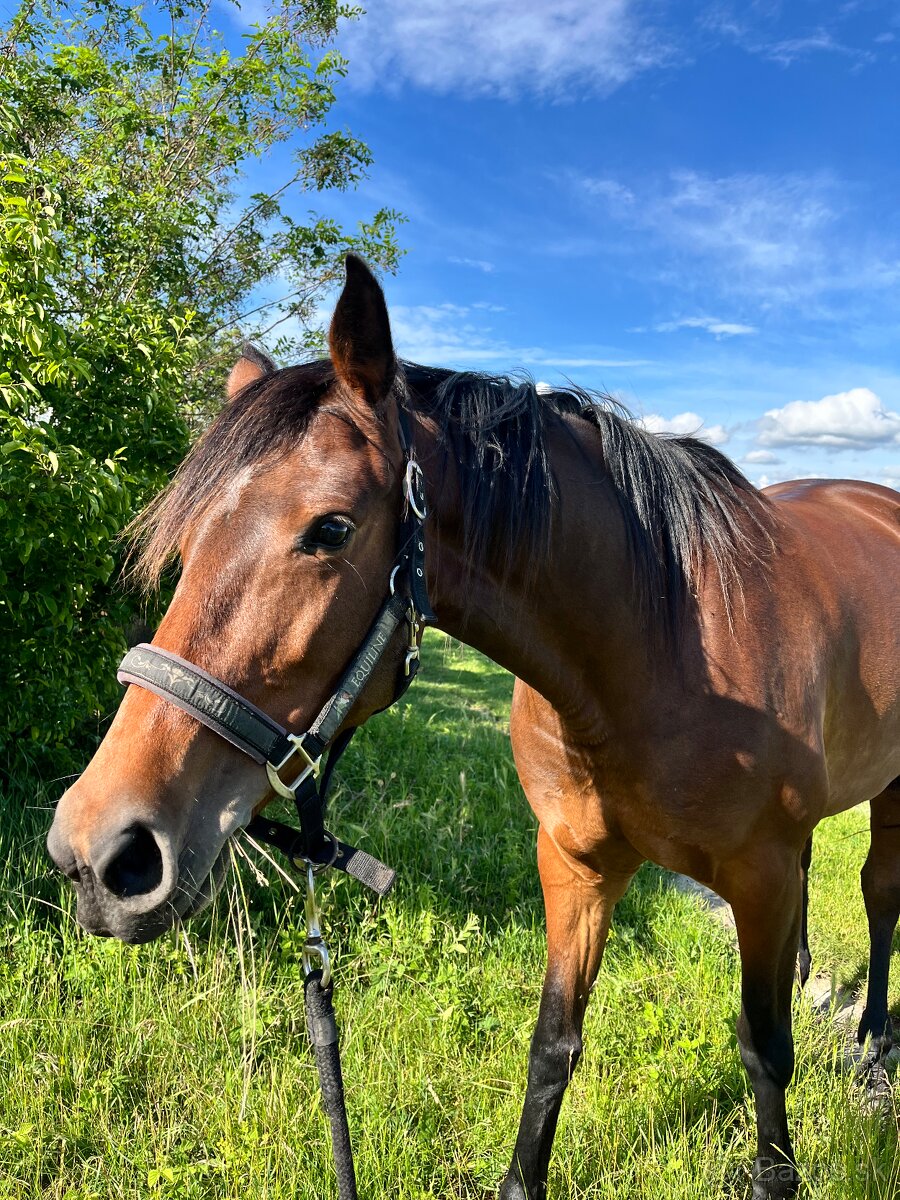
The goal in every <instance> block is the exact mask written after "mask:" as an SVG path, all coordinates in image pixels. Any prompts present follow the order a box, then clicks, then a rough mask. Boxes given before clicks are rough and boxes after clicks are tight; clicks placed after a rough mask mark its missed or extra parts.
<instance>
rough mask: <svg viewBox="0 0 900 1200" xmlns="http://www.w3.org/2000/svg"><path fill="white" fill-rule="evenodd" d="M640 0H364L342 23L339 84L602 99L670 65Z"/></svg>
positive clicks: (667, 52)
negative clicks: (362, 10)
mask: <svg viewBox="0 0 900 1200" xmlns="http://www.w3.org/2000/svg"><path fill="white" fill-rule="evenodd" d="M644 8H645V3H644V0H556V2H555V3H553V4H548V3H547V2H546V0H492V2H491V3H485V0H415V2H414V3H410V2H409V0H371V3H370V4H369V5H368V12H367V13H366V15H364V16H363V17H361V18H360V19H359V20H356V21H350V22H347V23H345V24H344V26H343V28H342V31H341V36H340V41H339V45H340V48H341V50H342V52H343V53H344V54H346V55H347V57H348V58H349V59H350V74H349V81H350V83H351V85H353V86H356V87H360V88H362V89H364V90H371V89H374V88H388V89H396V88H397V87H398V86H399V85H401V84H403V83H410V84H413V85H414V86H416V87H420V88H424V89H426V90H428V91H433V92H440V93H447V92H461V93H463V94H465V95H469V96H471V95H482V96H501V97H504V98H510V97H513V96H516V95H519V94H521V93H523V92H534V93H537V94H539V95H548V96H554V97H562V96H566V95H567V94H569V93H571V92H574V91H575V90H577V92H578V94H579V95H584V94H585V92H594V93H601V94H602V93H606V92H610V91H612V90H613V89H615V88H617V87H619V86H620V85H621V84H623V83H625V82H626V81H627V80H629V79H631V78H632V77H633V76H635V75H637V74H639V73H640V72H642V71H645V70H647V69H648V68H649V67H652V66H655V65H657V64H659V63H661V62H664V61H666V60H668V59H670V58H671V57H672V49H671V41H666V40H664V39H663V38H661V37H659V36H658V35H657V34H656V32H655V31H654V29H653V26H652V24H651V23H650V21H649V19H648V18H647V16H646V14H645V13H644V12H643V11H642V10H643V9H644Z"/></svg>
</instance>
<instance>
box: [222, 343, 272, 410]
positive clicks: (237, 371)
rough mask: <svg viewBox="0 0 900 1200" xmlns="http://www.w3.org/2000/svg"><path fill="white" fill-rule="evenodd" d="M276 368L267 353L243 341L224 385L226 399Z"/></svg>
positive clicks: (230, 398)
mask: <svg viewBox="0 0 900 1200" xmlns="http://www.w3.org/2000/svg"><path fill="white" fill-rule="evenodd" d="M277 370H278V368H277V367H276V366H275V364H274V363H273V362H272V360H271V358H269V356H268V355H267V354H263V352H262V351H261V350H257V348H256V347H255V346H252V345H251V344H250V342H244V344H243V346H242V347H241V357H240V358H239V359H238V360H237V362H236V363H235V364H234V366H233V367H232V368H231V374H230V375H229V376H228V383H227V384H226V385H225V392H226V394H227V396H228V399H229V400H233V399H234V398H235V396H236V395H237V394H238V392H240V391H243V389H244V388H245V387H249V386H250V384H251V383H256V381H257V379H262V378H263V376H264V375H271V374H272V372H273V371H277Z"/></svg>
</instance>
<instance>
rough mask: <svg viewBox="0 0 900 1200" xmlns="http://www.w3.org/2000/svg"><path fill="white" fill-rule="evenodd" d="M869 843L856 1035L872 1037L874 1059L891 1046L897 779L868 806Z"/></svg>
mask: <svg viewBox="0 0 900 1200" xmlns="http://www.w3.org/2000/svg"><path fill="white" fill-rule="evenodd" d="M871 829H872V844H871V846H870V848H869V854H868V857H867V858H866V861H865V865H864V866H863V869H862V874H861V880H862V890H863V898H864V900H865V902H866V915H867V916H868V918H869V984H868V989H867V991H866V1007H865V1009H864V1011H863V1015H862V1020H861V1021H860V1024H859V1033H858V1035H857V1036H858V1038H859V1041H860V1042H864V1041H865V1039H866V1037H868V1036H871V1038H872V1051H873V1053H874V1054H875V1057H876V1059H879V1058H881V1057H883V1056H884V1055H885V1054H887V1052H888V1051H889V1050H890V1048H891V1044H892V1041H893V1031H892V1028H891V1018H890V1016H889V1015H888V1007H887V999H888V973H889V971H890V966H891V942H892V941H893V938H894V930H895V929H896V927H897V917H898V915H900V779H896V780H894V782H893V783H892V784H891V786H890V787H889V788H887V789H886V790H885V791H883V792H882V793H881V795H880V796H876V797H875V799H874V800H873V801H872V804H871Z"/></svg>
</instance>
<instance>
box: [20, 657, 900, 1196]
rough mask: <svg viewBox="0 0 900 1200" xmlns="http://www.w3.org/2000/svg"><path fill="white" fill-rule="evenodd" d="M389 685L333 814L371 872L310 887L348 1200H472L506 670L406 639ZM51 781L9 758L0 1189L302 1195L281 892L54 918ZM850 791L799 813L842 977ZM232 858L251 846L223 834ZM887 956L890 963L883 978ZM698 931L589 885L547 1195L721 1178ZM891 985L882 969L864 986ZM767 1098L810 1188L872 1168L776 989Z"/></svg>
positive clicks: (724, 983) (532, 960) (853, 1108)
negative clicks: (339, 1088)
mask: <svg viewBox="0 0 900 1200" xmlns="http://www.w3.org/2000/svg"><path fill="white" fill-rule="evenodd" d="M425 660H426V666H425V672H424V674H423V677H422V679H421V680H420V681H419V682H418V683H417V684H416V686H415V688H414V689H413V692H412V693H411V699H410V702H409V703H407V704H404V705H401V706H398V707H397V708H396V709H395V710H393V711H391V712H388V713H386V714H384V715H383V716H381V717H379V718H377V719H376V720H375V721H374V722H372V724H371V726H370V727H369V728H367V729H365V730H363V731H362V733H361V734H360V736H359V738H358V739H357V741H356V742H355V743H354V746H353V748H352V750H351V751H349V752H348V754H347V756H346V759H345V760H344V761H345V765H344V764H342V768H341V780H340V787H339V789H338V790H337V791H336V794H335V797H334V803H333V809H334V824H335V826H336V828H337V829H339V830H340V832H341V833H342V835H343V836H344V837H346V838H347V839H348V840H351V841H352V840H354V839H356V840H357V841H358V842H359V843H360V844H362V845H363V846H365V847H366V848H367V849H369V850H371V851H372V852H373V853H374V854H377V855H379V856H380V857H383V858H384V859H385V860H386V861H388V862H390V863H391V864H392V865H393V866H395V867H396V868H397V869H398V872H399V880H398V884H397V887H396V889H395V892H394V893H393V894H392V895H391V896H390V897H389V898H388V899H387V900H386V901H383V902H381V903H378V904H376V903H373V902H372V900H371V899H370V896H369V895H368V894H367V893H365V892H364V891H363V890H362V889H361V888H359V887H358V886H357V885H354V884H352V883H350V882H349V881H347V880H346V879H343V878H335V879H333V880H328V881H326V882H325V884H324V886H323V889H322V893H323V895H322V899H323V906H324V915H325V924H326V929H327V934H328V937H329V940H330V942H331V944H332V946H333V948H334V951H335V956H336V973H337V996H336V1000H337V1006H338V1010H339V1017H340V1020H341V1024H342V1028H343V1053H344V1073H345V1079H346V1084H347V1094H348V1104H349V1108H350V1118H351V1123H352V1128H353V1132H354V1136H355V1143H356V1146H357V1151H358V1153H357V1159H358V1173H359V1180H360V1194H361V1195H362V1196H363V1197H365V1198H366V1200H376V1198H381V1197H392V1198H393V1197H398V1198H401V1200H425V1198H426V1197H435V1198H438V1197H439V1198H441V1200H444V1198H446V1197H455V1198H462V1197H465V1198H466V1200H474V1198H478V1200H482V1198H483V1197H486V1196H490V1195H493V1194H495V1192H496V1188H497V1185H498V1182H499V1180H500V1179H501V1177H502V1175H503V1173H504V1171H505V1168H506V1165H507V1162H508V1158H509V1154H510V1151H511V1147H512V1144H513V1140H514V1137H515V1129H516V1124H517V1120H518V1112H519V1105H520V1102H521V1097H522V1094H523V1088H524V1080H525V1066H526V1053H527V1047H528V1041H529V1038H530V1034H531V1028H532V1024H533V1021H534V1018H535V1015H536V1011H537V1001H538V995H539V991H540V984H541V973H542V968H543V956H544V946H543V932H542V910H541V903H540V891H539V886H538V880H537V874H536V871H535V869H534V834H535V826H534V820H533V818H532V816H531V814H530V811H529V809H528V806H527V804H526V802H525V800H524V798H523V797H522V795H521V793H520V790H519V787H518V783H517V780H516V775H515V771H514V769H513V765H512V760H511V756H510V752H509V747H508V742H507V737H506V732H505V720H506V714H507V711H508V705H509V695H510V690H511V681H510V679H509V677H508V676H507V675H505V674H504V673H503V672H501V671H499V670H498V669H497V668H495V667H493V666H491V665H490V664H488V663H486V662H485V661H484V660H483V659H482V658H480V657H479V656H478V655H476V654H475V653H473V652H471V651H468V650H464V649H461V648H458V647H453V646H451V645H450V644H449V643H447V642H446V641H444V640H443V639H440V638H438V637H437V636H430V637H429V640H428V645H427V651H426V656H425ZM59 790H60V786H59V785H54V786H46V787H42V786H39V785H37V784H35V783H33V782H30V783H29V782H23V781H19V782H18V783H13V784H12V785H11V786H10V787H9V789H8V791H7V793H6V795H5V798H4V801H3V804H4V812H3V815H2V820H0V843H2V845H0V904H2V911H3V922H4V929H3V934H2V939H0V1066H2V1080H3V1084H4V1087H3V1089H2V1092H0V1197H2V1198H3V1200H6V1198H7V1197H15V1198H17V1200H19V1198H21V1200H26V1198H27V1200H36V1198H38V1197H41V1198H45V1200H50V1198H51V1197H52V1198H54V1200H62V1198H64V1197H65V1198H66V1200H88V1198H103V1200H107V1198H110V1200H111V1198H112V1197H128V1198H135V1197H140V1198H157V1197H179V1198H185V1200H193V1198H196V1200H201V1198H202V1200H213V1198H215V1200H231V1198H235V1200H237V1198H240V1200H263V1198H265V1200H288V1198H290V1200H306V1198H309V1200H320V1198H328V1197H331V1196H333V1195H334V1194H335V1193H334V1188H333V1184H332V1178H331V1167H330V1154H329V1148H328V1144H327V1141H326V1139H325V1132H324V1128H323V1119H322V1113H321V1110H320V1106H319V1099H318V1095H317V1088H316V1080H315V1072H314V1069H313V1067H312V1065H311V1059H310V1056H309V1052H308V1049H307V1044H306V1038H305V1032H304V1019H303V999H302V986H301V979H302V967H301V961H300V951H301V946H302V941H303V935H302V905H301V904H300V903H298V900H297V898H296V897H295V896H294V895H293V893H291V892H290V890H289V889H288V887H287V885H286V884H285V883H284V882H283V881H282V880H281V879H280V878H279V877H278V876H277V875H276V874H275V873H274V871H272V869H271V868H270V867H269V866H268V865H267V864H266V863H265V862H264V861H262V860H258V861H259V866H260V868H261V869H262V872H263V874H264V876H265V878H266V880H267V881H268V882H267V883H265V884H264V883H263V882H261V881H260V880H258V879H257V878H256V877H255V876H254V874H253V872H252V871H251V870H250V868H249V867H248V865H247V864H246V863H241V864H240V867H239V869H238V870H237V871H235V872H232V874H231V876H230V878H229V881H228V884H227V887H226V890H225V892H224V893H223V894H222V895H221V896H220V898H219V899H218V901H217V903H216V905H215V907H214V909H213V911H211V912H210V913H209V914H208V915H205V916H204V917H203V918H201V919H200V920H199V921H198V922H197V923H195V924H194V925H193V926H191V928H190V929H189V936H190V945H191V948H192V953H189V952H188V949H187V947H186V945H185V943H184V941H183V940H181V938H180V937H179V936H178V935H177V934H174V933H173V934H172V935H171V936H168V937H166V938H164V939H163V940H162V941H160V942H158V943H155V944H153V945H150V946H144V947H139V948H129V947H126V946H122V945H120V944H119V943H117V942H112V941H103V940H98V939H92V938H89V937H87V936H85V935H83V934H82V933H81V932H80V931H79V930H78V928H77V927H76V925H75V923H74V920H73V917H72V912H73V903H72V896H71V895H70V891H69V888H68V887H67V885H66V884H65V881H63V880H61V879H58V878H57V877H56V876H55V875H54V874H53V873H52V871H51V869H50V864H49V862H48V860H47V858H46V853H45V851H44V848H43V838H44V834H45V831H46V828H47V826H48V825H49V821H50V812H49V805H50V803H51V801H52V799H53V798H54V797H55V795H56V794H57V793H58V792H59ZM864 828H865V817H864V814H859V813H851V814H846V815H844V816H843V817H840V818H837V819H835V821H833V822H832V823H831V824H830V827H829V826H828V825H826V826H825V827H824V828H823V829H822V830H821V831H820V833H819V834H818V836H817V847H816V855H815V860H814V866H815V873H814V886H813V907H812V930H813V953H814V956H815V958H816V960H817V966H819V967H821V966H823V965H825V964H830V965H831V966H832V967H833V968H834V970H835V972H836V974H837V975H838V976H839V977H841V978H857V977H858V976H859V964H860V962H861V961H862V960H863V959H864V957H865V952H866V941H865V925H864V918H863V913H862V906H861V902H860V901H859V900H858V891H859V889H858V883H857V874H858V869H859V863H860V862H861V860H862V857H863V856H864V854H865V848H866V837H865V835H864V834H862V835H860V834H858V832H857V831H858V830H860V829H864ZM251 854H252V852H251ZM896 975H897V972H896V970H895V977H896ZM737 987H738V970H737V962H736V957H735V953H734V951H733V949H732V947H731V944H730V942H729V939H728V937H727V936H726V934H725V933H724V932H723V931H722V930H720V929H719V928H718V927H717V926H716V924H715V923H714V922H712V921H711V920H710V919H709V917H708V916H706V915H705V914H704V913H703V912H702V911H701V910H700V909H699V908H698V907H697V906H696V905H695V904H694V902H693V901H692V900H691V899H690V898H688V897H686V896H683V895H680V894H678V893H676V892H674V891H673V890H671V889H670V888H669V887H668V886H667V885H666V882H665V879H664V877H663V876H662V874H661V873H660V872H659V871H657V870H656V869H655V868H650V867H645V868H644V869H643V870H642V871H641V872H640V874H639V876H638V878H637V880H636V881H635V884H634V885H633V887H632V889H631V891H630V892H629V894H628V895H627V896H626V898H625V900H624V901H623V902H622V904H621V905H620V907H619V910H618V912H617V915H616V921H615V926H614V930H613V935H612V938H611V941H610V945H609V949H608V952H607V956H606V961H605V963H604V968H603V972H602V974H601V977H600V981H599V983H598V985H597V987H596V988H595V991H594V996H593V999H592V1003H591V1006H590V1010H589V1014H588V1021H587V1026H586V1037H585V1040H586V1044H587V1049H586V1053H585V1056H584V1059H583V1062H582V1065H581V1067H580V1068H579V1070H578V1072H577V1074H576V1077H575V1081H574V1083H573V1084H572V1086H571V1088H570V1090H569V1094H568V1096H567V1099H566V1103H565V1105H564V1110H563V1117H562V1120H561V1122H560V1129H559V1133H558V1136H557V1142H556V1152H555V1154H554V1159H553V1166H552V1171H551V1194H552V1196H553V1197H556V1198H558V1200H562V1198H563V1197H566V1198H574V1197H592V1198H594V1197H598V1198H603V1200H606V1198H609V1200H612V1198H613V1197H615V1198H616V1200H621V1198H622V1197H627V1198H635V1200H681V1198H684V1200H688V1198H690V1200H695V1198H696V1197H698V1196H700V1197H706V1196H709V1197H738V1196H743V1195H745V1193H746V1188H747V1167H748V1163H749V1159H750V1156H751V1153H752V1140H753V1139H752V1128H753V1125H752V1106H751V1102H750V1097H749V1093H748V1088H747V1084H746V1081H745V1077H744V1074H743V1071H742V1069H741V1066H740V1062H739V1059H738V1055H737V1049H736V1045H735V1038H734V1017H735V1013H736V1009H737ZM893 999H894V1001H895V1003H896V1000H897V992H896V990H895V991H894V993H893ZM797 1048H798V1056H797V1059H798V1069H797V1075H796V1079H795V1084H794V1087H793V1089H792V1091H791V1100H790V1103H791V1108H792V1117H793V1123H794V1128H795V1131H796V1146H797V1151H798V1155H799V1156H800V1159H801V1162H802V1164H803V1165H804V1169H805V1171H806V1173H807V1175H808V1179H809V1188H808V1191H807V1195H808V1196H810V1197H815V1198H816V1200H855V1198H859V1200H862V1198H866V1200H869V1198H873V1200H874V1198H876V1197H878V1198H884V1200H887V1198H889V1197H893V1196H895V1195H896V1194H897V1193H898V1191H900V1165H898V1164H900V1159H898V1153H897V1131H896V1112H895V1113H894V1114H893V1115H892V1116H888V1117H885V1116H873V1115H866V1114H864V1113H863V1111H862V1110H861V1108H860V1106H859V1104H858V1103H857V1102H856V1098H855V1095H854V1090H853V1087H852V1084H851V1081H850V1080H849V1079H848V1077H847V1076H846V1075H845V1074H844V1073H843V1072H842V1071H841V1070H840V1069H839V1067H838V1066H837V1065H836V1064H837V1061H838V1052H839V1043H838V1040H837V1037H836V1035H834V1034H833V1033H831V1031H830V1030H829V1029H828V1028H827V1027H823V1026H822V1025H820V1024H817V1023H815V1022H814V1021H813V1019H812V1018H811V1017H810V1016H809V1014H808V1012H807V1011H806V1010H805V1009H804V1008H803V1007H802V1006H800V1007H799V1008H798V1010H797Z"/></svg>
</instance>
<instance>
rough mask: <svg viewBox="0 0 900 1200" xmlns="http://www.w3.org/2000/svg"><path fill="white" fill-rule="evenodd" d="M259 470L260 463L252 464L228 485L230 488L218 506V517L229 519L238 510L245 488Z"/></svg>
mask: <svg viewBox="0 0 900 1200" xmlns="http://www.w3.org/2000/svg"><path fill="white" fill-rule="evenodd" d="M258 470H259V463H251V464H250V466H248V467H242V468H241V470H240V471H238V473H237V474H236V475H235V477H234V479H232V480H231V482H230V483H229V484H228V487H227V488H226V489H225V491H224V492H223V493H222V496H221V499H220V501H219V503H218V504H217V505H216V514H217V515H218V516H223V517H228V516H230V515H231V514H232V513H233V512H234V510H235V509H236V508H237V506H238V503H239V501H240V498H241V496H242V495H243V492H244V488H246V486H247V485H248V484H249V483H250V482H251V481H252V480H253V479H254V478H255V476H256V474H257V471H258Z"/></svg>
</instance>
